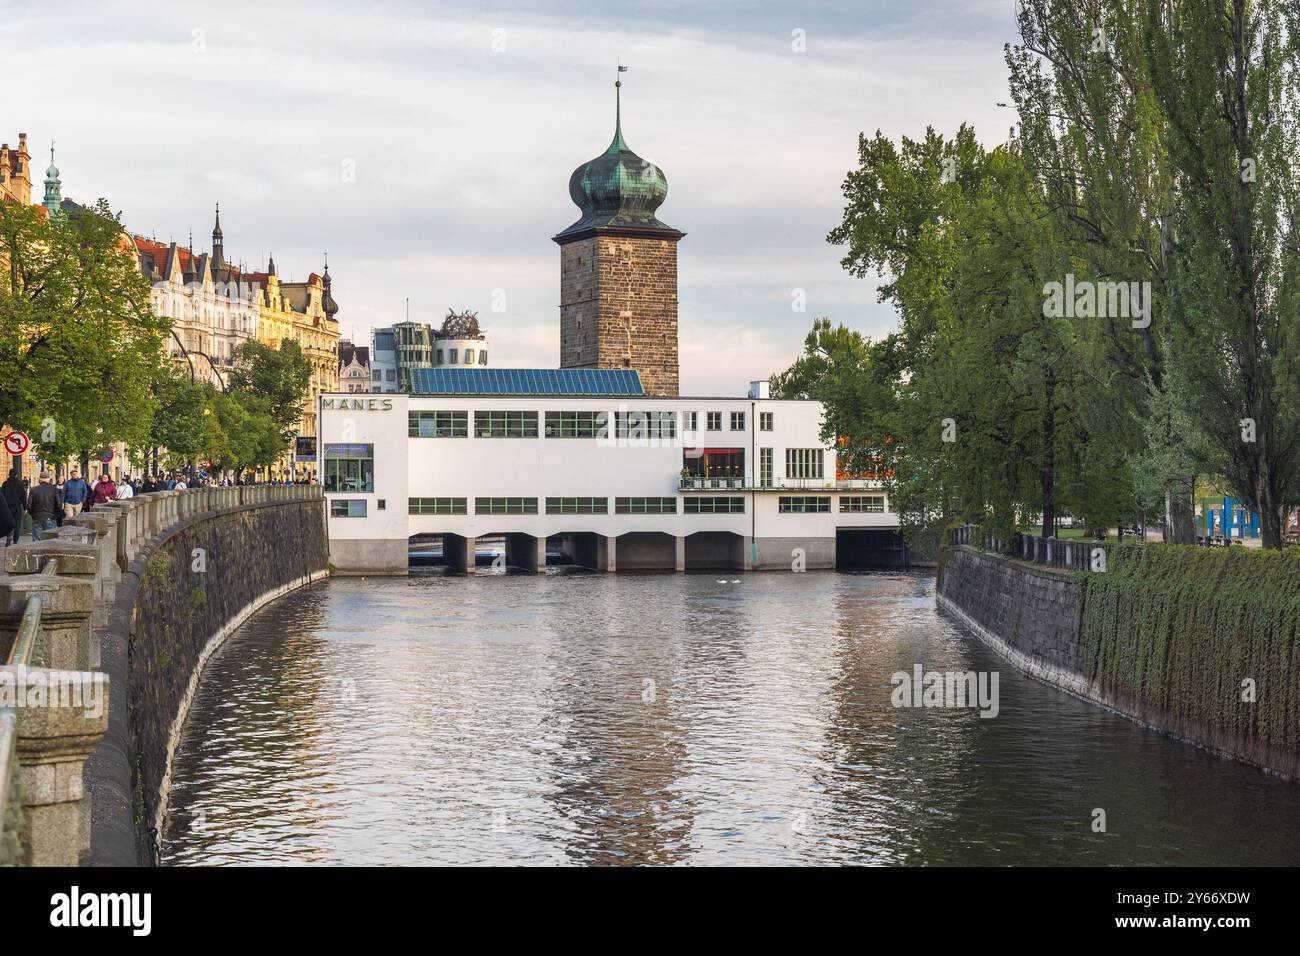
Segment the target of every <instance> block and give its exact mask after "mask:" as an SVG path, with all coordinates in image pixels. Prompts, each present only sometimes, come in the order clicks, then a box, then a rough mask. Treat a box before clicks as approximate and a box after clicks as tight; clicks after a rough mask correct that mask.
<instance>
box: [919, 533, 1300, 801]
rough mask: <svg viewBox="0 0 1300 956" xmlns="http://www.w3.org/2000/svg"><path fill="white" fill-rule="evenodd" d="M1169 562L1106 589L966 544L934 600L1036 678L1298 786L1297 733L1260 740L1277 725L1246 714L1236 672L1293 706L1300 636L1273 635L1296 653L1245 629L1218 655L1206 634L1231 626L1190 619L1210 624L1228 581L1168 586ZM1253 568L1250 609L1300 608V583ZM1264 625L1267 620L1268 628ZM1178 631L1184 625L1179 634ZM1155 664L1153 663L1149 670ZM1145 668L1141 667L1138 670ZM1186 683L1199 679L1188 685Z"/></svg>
mask: <svg viewBox="0 0 1300 956" xmlns="http://www.w3.org/2000/svg"><path fill="white" fill-rule="evenodd" d="M1153 547H1163V546H1153ZM1169 547H1170V548H1173V546H1169ZM1195 550H1196V549H1183V551H1185V552H1192V551H1195ZM1201 550H1204V549H1201ZM1169 556H1172V558H1173V559H1174V560H1172V561H1170V560H1160V561H1156V560H1154V557H1155V556H1154V555H1153V560H1152V561H1151V562H1149V563H1150V564H1151V565H1152V568H1151V569H1150V570H1148V569H1147V568H1146V566H1145V564H1144V565H1142V566H1139V567H1137V568H1136V569H1134V570H1132V571H1131V572H1129V573H1128V574H1127V575H1126V577H1125V580H1124V583H1123V586H1122V587H1121V586H1119V584H1118V583H1117V582H1118V579H1117V578H1113V577H1112V578H1104V574H1111V575H1112V576H1113V575H1114V573H1115V570H1116V568H1115V567H1114V566H1112V568H1111V571H1109V572H1104V573H1103V574H1098V575H1090V574H1089V573H1088V572H1071V571H1064V570H1058V569H1055V568H1050V567H1043V566H1041V565H1035V564H1031V563H1029V562H1027V561H1020V560H1017V559H1014V558H1009V557H1006V556H1004V555H999V554H992V553H988V552H983V551H979V550H976V549H974V548H972V547H969V546H967V545H949V546H947V547H946V548H945V549H944V553H943V556H942V559H941V561H940V569H939V578H938V582H937V585H936V591H935V601H936V603H937V604H938V605H939V607H941V608H942V609H944V610H945V611H947V612H948V613H950V614H952V615H953V616H954V617H956V618H957V619H958V620H959V621H960V622H961V623H962V624H964V625H965V626H967V627H968V628H969V629H970V630H971V631H972V632H973V633H974V634H975V635H976V636H977V637H979V638H980V639H981V640H982V641H984V642H985V643H986V644H988V645H989V646H990V647H991V648H992V649H993V650H995V651H996V652H997V653H998V654H1000V655H1002V656H1003V657H1005V658H1007V659H1008V660H1009V661H1010V662H1011V663H1012V664H1014V665H1015V666H1016V667H1019V668H1020V669H1021V670H1023V671H1025V672H1026V673H1028V674H1030V675H1031V676H1033V677H1036V678H1038V679H1040V680H1043V681H1045V682H1047V683H1050V684H1053V685H1055V686H1057V687H1059V688H1060V689H1061V690H1064V691H1066V692H1068V693H1071V694H1074V695H1076V696H1078V697H1082V698H1084V699H1085V700H1088V701H1091V702H1093V703H1096V704H1099V705H1101V706H1103V707H1105V708H1107V709H1108V710H1112V711H1114V712H1116V713H1119V714H1122V715H1124V716H1126V717H1129V718H1131V719H1132V720H1134V721H1136V722H1138V723H1140V724H1142V725H1143V726H1146V727H1149V728H1151V729H1153V730H1157V731H1160V732H1161V733H1165V734H1168V735H1169V736H1171V737H1176V738H1178V739H1180V740H1185V741H1188V742H1190V743H1193V744H1196V745H1198V746H1201V747H1204V748H1206V749H1208V750H1212V751H1214V752H1216V753H1220V754H1223V755H1224V756H1229V757H1233V758H1235V759H1238V760H1242V761H1244V762H1247V763H1251V764H1254V765H1256V766H1259V767H1262V768H1265V769H1267V770H1271V771H1274V772H1276V773H1278V774H1281V775H1282V776H1286V777H1290V778H1293V779H1300V745H1298V744H1297V740H1298V739H1300V734H1297V732H1296V731H1295V730H1294V727H1291V728H1290V729H1289V730H1288V729H1287V727H1285V726H1284V727H1282V729H1281V730H1277V731H1276V732H1274V733H1272V734H1271V735H1270V734H1266V733H1264V732H1263V729H1262V722H1263V721H1264V720H1265V719H1266V718H1268V716H1269V714H1270V711H1269V709H1268V706H1266V703H1265V702H1264V701H1263V700H1262V699H1261V701H1260V702H1259V703H1257V704H1253V705H1248V704H1244V703H1242V702H1241V700H1240V697H1239V695H1240V688H1239V686H1238V679H1239V677H1240V674H1239V671H1240V672H1241V673H1247V672H1249V673H1250V674H1255V673H1256V672H1257V671H1258V672H1259V673H1260V674H1267V675H1268V676H1269V678H1270V681H1269V683H1268V684H1265V683H1264V680H1263V679H1262V678H1261V680H1260V685H1261V687H1263V688H1265V689H1266V690H1269V691H1270V693H1271V696H1270V697H1269V698H1268V702H1271V705H1272V706H1274V707H1276V706H1278V704H1277V703H1276V702H1277V701H1282V702H1283V706H1286V707H1290V706H1291V705H1290V704H1289V703H1287V702H1288V701H1291V700H1293V699H1294V697H1295V695H1291V694H1289V693H1288V689H1289V688H1290V687H1293V686H1295V685H1296V673H1297V668H1300V655H1297V654H1296V653H1295V639H1294V634H1296V633H1300V628H1297V627H1296V626H1295V625H1288V626H1289V627H1290V630H1287V629H1286V628H1281V629H1277V628H1275V630H1276V631H1277V633H1278V634H1290V635H1292V637H1291V640H1290V650H1289V651H1283V650H1282V649H1280V648H1278V647H1274V646H1273V644H1272V643H1269V642H1268V641H1266V639H1265V637H1264V636H1262V631H1263V624H1262V623H1260V622H1255V623H1254V624H1252V625H1251V627H1250V628H1247V629H1246V630H1248V631H1251V633H1249V634H1245V635H1244V636H1243V635H1237V637H1236V639H1234V640H1224V641H1220V642H1218V643H1217V644H1216V643H1215V642H1212V641H1209V640H1206V639H1204V637H1203V633H1204V631H1205V629H1206V627H1203V626H1200V625H1206V626H1208V627H1209V628H1210V629H1211V630H1212V631H1213V629H1214V628H1218V627H1221V626H1226V625H1221V622H1219V621H1217V620H1215V619H1207V621H1202V622H1199V624H1198V622H1197V621H1196V620H1195V619H1194V618H1195V615H1196V614H1198V613H1201V614H1205V613H1209V612H1206V611H1205V610H1204V609H1205V608H1206V607H1209V608H1214V607H1217V606H1218V605H1220V604H1223V603H1224V602H1226V601H1229V600H1231V598H1232V595H1231V593H1230V592H1229V591H1227V590H1225V588H1224V581H1225V578H1226V572H1224V571H1223V569H1216V568H1214V567H1209V566H1208V565H1209V562H1208V561H1205V562H1199V563H1198V562H1197V561H1194V560H1190V559H1189V560H1187V561H1186V562H1185V564H1186V565H1187V567H1186V568H1176V569H1175V570H1178V571H1179V572H1180V573H1183V574H1184V576H1183V577H1177V576H1176V575H1172V574H1171V573H1170V572H1169V571H1168V568H1165V571H1166V573H1165V575H1164V577H1163V578H1161V579H1157V577H1156V575H1157V574H1158V572H1159V571H1160V567H1161V566H1162V565H1169V564H1176V563H1177V560H1178V558H1179V555H1175V554H1173V553H1172V551H1171V552H1169V554H1168V555H1166V553H1164V552H1162V553H1161V555H1160V557H1161V558H1165V557H1169ZM1193 557H1206V556H1202V555H1193ZM1208 557H1219V556H1217V555H1210V556H1208ZM1264 557H1268V556H1264ZM1252 559H1253V560H1256V561H1259V560H1260V559H1261V556H1259V555H1248V554H1240V555H1232V556H1230V557H1228V558H1224V561H1225V562H1227V561H1231V560H1235V561H1238V562H1245V561H1249V560H1252ZM1277 560H1279V561H1280V560H1282V559H1281V558H1278V559H1277ZM1201 565H1206V566H1205V567H1201ZM1251 568H1254V569H1255V571H1254V574H1253V575H1252V572H1251V569H1249V568H1243V569H1241V570H1243V571H1244V576H1245V577H1246V578H1248V579H1250V580H1257V579H1258V580H1259V582H1260V583H1258V585H1257V589H1258V591H1259V592H1260V593H1259V594H1256V595H1253V597H1252V600H1254V601H1255V602H1256V604H1259V605H1260V606H1262V607H1268V608H1274V607H1276V608H1277V609H1278V610H1277V611H1276V614H1281V615H1285V614H1296V613H1297V610H1296V608H1297V607H1300V603H1297V602H1296V601H1295V600H1294V599H1293V598H1292V597H1291V595H1292V594H1293V593H1294V584H1293V583H1288V582H1289V581H1293V578H1288V576H1287V575H1286V574H1285V573H1280V572H1279V573H1275V574H1274V578H1275V579H1276V581H1277V582H1281V583H1280V584H1277V585H1276V586H1274V585H1273V584H1270V583H1269V582H1268V581H1264V580H1263V577H1264V576H1263V574H1262V572H1263V571H1265V570H1268V569H1267V567H1266V566H1265V565H1262V564H1261V565H1259V566H1258V568H1256V567H1255V566H1254V565H1252V566H1251ZM1274 570H1275V571H1279V569H1274ZM1285 570H1286V569H1280V571H1285ZM1189 576H1190V577H1189ZM1201 592H1205V593H1204V594H1201ZM1274 592H1277V593H1274ZM1282 592H1285V593H1282ZM1171 594H1173V595H1175V597H1173V598H1171ZM1117 595H1119V597H1117ZM1177 595H1181V597H1177ZM1194 595H1200V596H1201V598H1202V600H1201V601H1200V604H1194V603H1192V597H1193V596H1194ZM1270 602H1272V603H1270ZM1171 604H1172V605H1174V606H1177V607H1179V608H1180V609H1181V610H1180V611H1179V612H1178V613H1180V614H1182V615H1183V617H1182V618H1178V617H1177V615H1175V616H1174V617H1171V616H1170V613H1171V612H1169V611H1168V610H1167V609H1168V607H1169V606H1171ZM1252 606H1253V605H1252ZM1117 609H1118V610H1117ZM1267 617H1268V615H1267V614H1265V615H1264V617H1263V618H1261V621H1263V620H1264V618H1267ZM1173 620H1179V621H1181V624H1180V625H1178V626H1174V625H1173V624H1171V623H1170V622H1171V621H1173ZM1270 620H1271V619H1270ZM1142 621H1147V622H1157V623H1155V624H1150V625H1149V626H1150V627H1156V626H1157V624H1159V623H1160V622H1163V624H1164V625H1165V626H1164V629H1163V630H1161V631H1159V632H1158V633H1157V632H1152V631H1150V630H1149V627H1148V625H1144V624H1142V623H1141V622H1142ZM1274 623H1276V622H1274ZM1198 627H1199V630H1198ZM1252 629H1253V630H1252ZM1090 634H1092V635H1093V639H1092V640H1091V641H1090V640H1089V635H1090ZM1274 636H1276V635H1274ZM1266 643H1267V644H1268V646H1267V647H1266V648H1265V650H1266V651H1267V652H1268V655H1271V656H1268V655H1264V654H1260V655H1257V656H1259V657H1260V658H1261V661H1262V663H1261V661H1256V662H1255V663H1254V664H1253V666H1249V667H1246V666H1244V665H1243V663H1242V658H1243V655H1245V654H1246V652H1247V650H1249V649H1250V648H1252V647H1254V645H1256V644H1266ZM1143 655H1146V657H1143ZM1153 655H1155V656H1157V657H1158V659H1155V660H1148V659H1147V658H1150V657H1152V656H1153ZM1138 659H1140V661H1141V663H1142V666H1141V667H1140V666H1139V665H1138V664H1134V663H1133V661H1134V660H1138ZM1171 662H1176V663H1178V664H1179V666H1177V667H1175V666H1173V664H1172V663H1171ZM1265 665H1272V666H1265ZM1143 667H1144V668H1145V669H1142V668H1143ZM1139 672H1140V673H1139ZM1188 674H1194V675H1199V676H1200V679H1197V680H1193V679H1190V678H1188V676H1187V675H1188ZM1206 695H1211V696H1208V697H1207V696H1206ZM1252 706H1253V707H1254V708H1255V709H1254V710H1251V709H1250V708H1251V707H1252ZM1243 714H1245V716H1243ZM1275 730H1276V729H1275Z"/></svg>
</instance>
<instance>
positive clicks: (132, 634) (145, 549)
mask: <svg viewBox="0 0 1300 956" xmlns="http://www.w3.org/2000/svg"><path fill="white" fill-rule="evenodd" d="M244 491H246V492H249V493H250V498H252V497H257V498H262V497H264V496H263V494H262V493H261V491H262V490H261V489H244ZM279 491H281V492H283V491H297V492H298V497H290V496H288V495H285V494H283V493H281V494H279V495H278V497H273V498H270V499H268V500H259V501H257V502H255V503H252V504H241V503H240V501H239V499H238V497H234V496H227V497H226V498H225V499H224V500H216V501H213V502H211V503H210V504H211V505H212V506H214V507H209V508H208V509H203V508H199V507H194V508H191V509H189V514H188V516H186V517H184V518H181V519H180V520H179V521H178V522H177V523H176V524H174V525H171V526H169V527H167V528H166V529H165V531H163V532H162V533H160V534H158V535H156V536H155V537H153V538H151V539H148V540H146V541H143V542H142V543H141V545H140V546H139V548H138V549H137V550H136V551H135V553H134V554H133V555H132V556H131V558H130V560H129V562H128V563H127V566H126V568H125V570H124V571H123V574H122V580H121V581H120V583H119V584H118V585H117V587H116V589H115V590H116V593H115V597H114V601H113V604H112V606H111V607H110V609H109V614H108V622H107V625H106V626H105V627H104V628H102V629H100V630H99V632H98V638H99V642H100V645H101V649H102V655H103V667H104V670H105V671H107V672H108V673H109V674H110V675H111V677H112V681H113V686H114V688H115V689H120V690H118V691H117V692H116V693H115V694H114V695H113V696H112V697H111V698H110V706H109V718H108V731H107V733H106V734H105V737H104V741H103V743H102V744H101V745H100V747H99V750H97V751H96V752H95V754H94V755H93V756H92V757H91V759H90V761H88V763H87V786H88V788H89V789H90V791H91V792H92V794H93V798H94V799H93V803H92V806H93V819H92V830H91V853H90V858H89V863H90V864H91V865H112V866H123V865H126V866H130V865H149V864H151V863H153V862H156V860H157V846H156V841H157V840H158V839H159V833H160V832H161V831H162V830H163V815H164V811H165V795H166V790H167V787H168V783H169V775H170V766H171V760H172V756H173V753H174V750H175V747H176V744H177V742H178V739H179V735H180V731H181V728H182V727H183V725H184V720H185V715H186V713H187V711H188V708H189V704H190V700H191V698H192V696H193V694H194V692H195V690H196V689H197V686H198V682H199V678H200V676H201V674H202V670H203V665H204V663H205V662H206V661H207V659H208V658H209V657H210V655H211V654H212V653H214V652H215V651H216V649H217V648H218V646H219V645H220V643H221V642H222V640H224V638H225V637H226V636H227V635H228V634H230V633H231V632H232V631H233V630H234V629H235V628H236V627H237V626H238V625H239V624H240V623H242V622H243V620H245V619H246V618H247V617H248V616H249V615H250V614H252V613H253V612H254V611H256V610H257V609H258V608H259V607H261V606H262V605H264V604H265V603H267V602H268V601H270V600H273V599H274V598H275V597H278V596H279V595H281V594H283V593H285V592H286V591H288V590H291V589H293V588H296V587H299V586H302V585H305V584H308V583H311V582H312V581H315V580H319V579H321V578H323V577H325V576H326V574H327V573H328V572H327V562H328V541H327V537H326V530H325V513H324V506H323V501H322V499H321V498H320V496H319V495H320V492H319V489H316V488H312V489H306V488H304V489H280V490H279ZM222 505H225V507H221V506H222Z"/></svg>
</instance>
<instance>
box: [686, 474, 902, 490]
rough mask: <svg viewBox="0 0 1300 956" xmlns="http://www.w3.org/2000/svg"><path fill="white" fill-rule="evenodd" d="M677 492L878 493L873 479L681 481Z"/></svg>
mask: <svg viewBox="0 0 1300 956" xmlns="http://www.w3.org/2000/svg"><path fill="white" fill-rule="evenodd" d="M677 490H678V491H717V490H728V491H878V492H882V493H883V490H884V489H883V485H882V483H881V482H880V481H878V480H876V479H874V478H841V479H835V478H777V479H769V480H767V481H761V482H759V483H757V484H755V483H754V480H753V479H752V478H749V477H746V478H679V479H678V481H677Z"/></svg>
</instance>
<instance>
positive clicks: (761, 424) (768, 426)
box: [758, 412, 772, 432]
mask: <svg viewBox="0 0 1300 956" xmlns="http://www.w3.org/2000/svg"><path fill="white" fill-rule="evenodd" d="M758 430H759V431H762V432H770V431H771V430H772V413H771V412H759V413H758Z"/></svg>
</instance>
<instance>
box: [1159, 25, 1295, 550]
mask: <svg viewBox="0 0 1300 956" xmlns="http://www.w3.org/2000/svg"><path fill="white" fill-rule="evenodd" d="M1147 46H1148V49H1149V52H1150V59H1151V67H1152V70H1151V74H1152V77H1153V79H1154V81H1155V90H1156V93H1157V95H1158V97H1159V101H1160V103H1161V105H1162V107H1163V109H1164V112H1165V115H1166V117H1167V122H1168V128H1167V132H1166V135H1165V141H1166V143H1167V146H1168V153H1169V161H1170V164H1171V166H1172V168H1173V170H1174V172H1175V176H1176V179H1177V188H1178V197H1179V201H1178V206H1177V213H1176V220H1175V228H1174V255H1173V260H1174V269H1173V272H1172V276H1171V281H1170V292H1169V314H1170V322H1171V325H1172V326H1173V329H1174V333H1173V335H1172V336H1171V341H1172V346H1173V347H1172V348H1171V352H1170V360H1171V365H1172V366H1173V368H1174V369H1175V370H1176V373H1177V375H1178V381H1179V385H1180V388H1179V391H1178V395H1179V399H1180V402H1181V404H1182V405H1183V407H1184V408H1185V410H1186V413H1187V415H1188V417H1189V418H1190V419H1191V420H1193V421H1194V422H1195V423H1196V425H1197V427H1198V428H1199V429H1201V430H1202V432H1203V433H1204V435H1205V437H1206V439H1207V442H1206V444H1205V447H1206V448H1207V449H1208V451H1209V454H1210V455H1211V456H1212V463H1213V464H1214V465H1215V466H1217V468H1216V470H1217V471H1218V473H1220V474H1222V475H1223V476H1224V478H1225V480H1226V481H1227V483H1228V485H1229V486H1230V487H1231V488H1233V489H1234V491H1235V492H1236V493H1237V494H1238V495H1240V496H1241V497H1242V498H1244V499H1245V500H1247V501H1249V502H1250V503H1251V504H1252V505H1253V506H1254V507H1255V508H1257V509H1258V511H1259V515H1260V530H1261V535H1262V538H1263V543H1264V545H1265V547H1280V546H1281V543H1282V531H1283V525H1284V518H1285V513H1286V509H1287V507H1288V505H1292V504H1294V503H1295V502H1296V501H1297V498H1300V487H1298V479H1300V401H1297V399H1300V362H1298V361H1297V358H1296V350H1297V347H1298V346H1300V288H1297V278H1300V277H1298V276H1297V272H1298V266H1300V246H1298V245H1297V243H1298V242H1300V232H1298V231H1297V227H1298V226H1300V202H1297V179H1296V177H1297V173H1300V169H1297V162H1298V161H1297V148H1300V57H1298V56H1297V53H1298V52H1300V9H1298V8H1297V7H1296V5H1295V4H1284V3H1282V2H1279V0H1162V2H1155V0H1152V2H1151V3H1150V5H1149V7H1148V11H1147Z"/></svg>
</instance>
